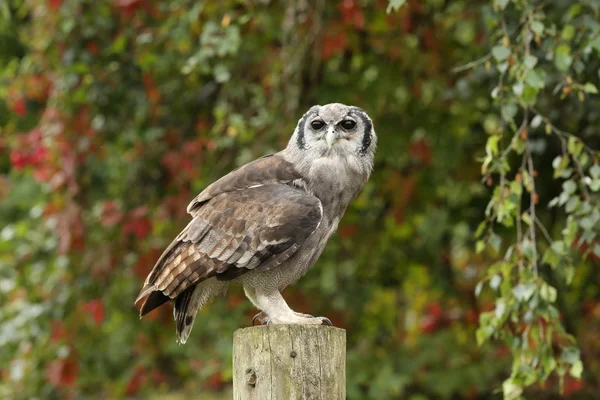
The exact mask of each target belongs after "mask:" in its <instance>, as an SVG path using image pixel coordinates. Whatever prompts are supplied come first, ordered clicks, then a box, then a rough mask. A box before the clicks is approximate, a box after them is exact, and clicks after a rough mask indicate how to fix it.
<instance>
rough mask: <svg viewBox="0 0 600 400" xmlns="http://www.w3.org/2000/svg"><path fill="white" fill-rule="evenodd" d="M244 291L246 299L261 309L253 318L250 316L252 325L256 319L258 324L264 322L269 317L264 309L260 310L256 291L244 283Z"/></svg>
mask: <svg viewBox="0 0 600 400" xmlns="http://www.w3.org/2000/svg"><path fill="white" fill-rule="evenodd" d="M244 293H245V294H246V297H247V298H248V300H250V302H251V303H252V305H254V307H256V308H258V309H259V310H261V311H260V312H259V313H258V314H256V315H255V316H254V318H252V326H254V325H256V324H255V323H256V321H258V325H261V324H264V323H266V322H267V320H268V319H269V316H268V315H267V314H266V313H265V312H264V311H262V308H261V306H260V305H259V304H258V301H257V300H256V291H255V290H254V289H252V288H251V287H248V286H246V285H244Z"/></svg>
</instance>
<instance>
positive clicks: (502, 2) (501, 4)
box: [495, 0, 510, 10]
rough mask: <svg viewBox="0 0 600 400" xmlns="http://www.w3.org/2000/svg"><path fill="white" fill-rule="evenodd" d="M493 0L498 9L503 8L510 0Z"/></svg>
mask: <svg viewBox="0 0 600 400" xmlns="http://www.w3.org/2000/svg"><path fill="white" fill-rule="evenodd" d="M495 1H496V5H497V6H498V8H499V9H500V10H504V9H505V8H506V6H507V5H508V3H509V1H510V0H495Z"/></svg>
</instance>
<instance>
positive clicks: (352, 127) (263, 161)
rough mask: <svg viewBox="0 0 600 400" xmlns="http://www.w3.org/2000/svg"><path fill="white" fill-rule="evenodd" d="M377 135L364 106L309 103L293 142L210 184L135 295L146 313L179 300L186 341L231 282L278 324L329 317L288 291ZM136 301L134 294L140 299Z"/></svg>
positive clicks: (366, 170)
mask: <svg viewBox="0 0 600 400" xmlns="http://www.w3.org/2000/svg"><path fill="white" fill-rule="evenodd" d="M376 143H377V136H376V134H375V130H374V128H373V123H372V121H371V119H370V118H369V116H368V115H367V113H366V112H365V111H364V110H362V109H360V108H358V107H349V106H346V105H343V104H339V103H333V104H327V105H324V106H314V107H311V108H310V109H309V110H308V112H306V113H305V114H304V116H303V117H302V118H301V119H300V120H299V121H298V125H297V126H296V129H295V131H294V134H293V135H292V137H291V139H290V141H289V143H288V145H287V147H286V148H285V149H284V150H282V151H280V152H278V153H277V154H274V155H271V156H266V157H263V158H260V159H258V160H256V161H253V162H251V163H249V164H246V165H244V166H242V167H240V168H238V169H236V170H235V171H233V172H231V173H230V174H228V175H226V176H224V177H223V178H221V179H219V180H218V181H216V182H215V183H213V184H212V185H210V186H208V187H207V188H206V189H205V190H204V191H203V192H202V193H200V194H199V195H198V196H197V197H196V198H195V199H194V200H193V201H192V202H191V203H190V205H189V206H188V208H187V211H188V212H189V213H190V214H191V216H192V220H191V221H190V223H189V224H188V225H187V226H186V227H185V229H184V230H183V231H182V232H181V233H180V234H179V235H178V236H177V238H176V239H175V240H174V241H173V242H172V243H171V244H170V245H169V247H168V248H167V249H166V250H165V252H164V253H163V254H162V256H161V257H160V258H159V260H158V262H157V263H156V265H155V266H154V268H153V270H152V272H151V273H150V274H149V276H148V278H147V279H146V281H145V284H144V287H143V288H142V291H141V292H140V295H139V296H138V300H140V299H142V298H144V297H146V300H145V301H144V304H143V305H142V309H141V315H142V316H144V315H145V314H147V313H148V312H150V311H151V310H153V309H155V308H156V307H159V306H160V305H162V304H164V303H166V302H169V301H173V302H174V305H175V307H174V316H175V321H176V326H177V336H178V338H179V341H180V342H181V343H185V341H186V340H187V338H188V337H189V335H190V332H191V330H192V327H193V324H194V320H195V318H196V314H197V311H198V310H199V309H200V308H201V307H202V306H203V305H204V304H206V302H207V301H208V300H209V299H211V298H212V297H214V296H215V295H217V294H218V293H220V292H222V291H224V290H225V289H226V288H227V285H228V283H229V282H230V281H235V282H238V283H240V284H242V286H243V287H244V293H245V294H246V297H248V299H249V300H250V301H251V302H252V304H254V305H255V306H256V307H257V308H258V309H260V310H262V312H263V314H264V315H266V318H265V319H264V321H265V322H266V321H268V322H269V323H274V324H321V323H328V322H329V323H330V321H329V320H328V319H327V318H324V317H312V316H310V315H307V314H303V313H297V312H295V311H293V310H292V309H291V308H290V307H289V306H288V304H287V303H286V301H285V300H284V298H283V297H282V295H281V291H282V290H284V289H285V288H286V287H287V286H288V285H290V284H293V283H294V282H296V281H297V280H298V279H299V278H300V277H301V276H302V275H304V274H305V273H306V271H308V269H309V268H310V267H311V266H312V265H313V264H314V263H315V261H316V260H317V259H318V257H319V256H320V254H321V252H322V251H323V249H324V248H325V245H326V243H327V241H328V240H329V238H330V237H331V235H333V233H334V232H335V230H336V229H337V226H338V223H339V221H340V218H341V217H342V216H343V214H344V212H345V210H346V208H347V207H348V205H349V204H350V202H351V201H352V199H354V198H355V197H356V195H357V194H358V193H359V191H360V190H361V188H362V187H363V185H364V184H365V182H366V181H367V179H368V178H369V175H370V173H371V169H372V167H373V156H374V152H375V146H376ZM136 302H137V300H136Z"/></svg>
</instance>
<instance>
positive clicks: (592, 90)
mask: <svg viewBox="0 0 600 400" xmlns="http://www.w3.org/2000/svg"><path fill="white" fill-rule="evenodd" d="M583 91H584V92H586V93H594V94H596V93H598V88H597V87H596V85H594V84H593V83H591V82H588V83H586V84H585V85H583Z"/></svg>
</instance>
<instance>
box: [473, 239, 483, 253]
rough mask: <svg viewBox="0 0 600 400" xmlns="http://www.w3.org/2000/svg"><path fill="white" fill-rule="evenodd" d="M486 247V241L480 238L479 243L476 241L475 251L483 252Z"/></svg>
mask: <svg viewBox="0 0 600 400" xmlns="http://www.w3.org/2000/svg"><path fill="white" fill-rule="evenodd" d="M484 249H485V242H484V241H483V240H478V241H477V243H475V252H476V253H481V252H482V251H483V250H484Z"/></svg>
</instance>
